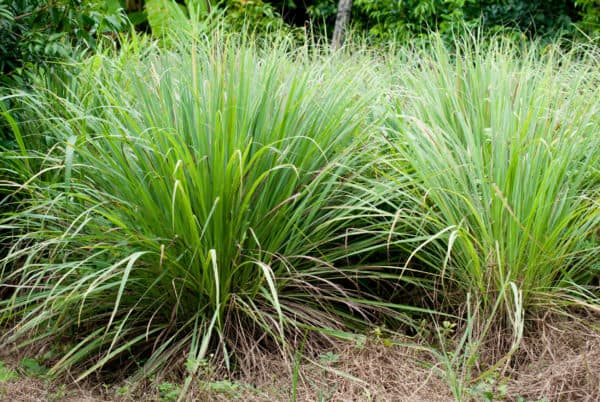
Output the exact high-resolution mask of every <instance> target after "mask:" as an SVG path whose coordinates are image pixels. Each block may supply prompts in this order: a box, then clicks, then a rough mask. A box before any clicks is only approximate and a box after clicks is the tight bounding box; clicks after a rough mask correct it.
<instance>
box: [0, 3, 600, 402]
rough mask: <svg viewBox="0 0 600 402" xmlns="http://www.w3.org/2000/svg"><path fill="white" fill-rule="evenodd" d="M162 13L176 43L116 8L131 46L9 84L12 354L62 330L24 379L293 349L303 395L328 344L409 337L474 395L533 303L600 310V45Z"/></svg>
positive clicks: (199, 368)
mask: <svg viewBox="0 0 600 402" xmlns="http://www.w3.org/2000/svg"><path fill="white" fill-rule="evenodd" d="M416 3H419V2H416ZM449 3H452V4H454V5H455V7H456V9H453V10H454V11H453V12H452V15H455V16H456V15H459V14H460V15H463V14H461V13H462V11H461V12H460V13H459V12H458V11H456V10H459V9H461V10H462V9H463V8H464V9H467V8H468V7H470V6H473V7H474V3H471V2H469V3H462V2H460V4H459V2H446V3H444V6H443V7H450V4H449ZM455 3H456V4H455ZM53 4H54V3H53ZM56 4H58V5H60V4H63V3H60V2H59V3H56ZM64 4H66V2H65V3H64ZM64 4H63V5H64ZM106 4H108V3H106ZM486 4H487V3H486ZM490 4H491V2H490ZM585 4H587V3H585ZM58 5H57V7H58ZM242 5H243V3H240V4H238V6H240V7H242ZM355 5H356V6H357V7H359V10H360V7H361V6H364V7H366V4H365V3H361V2H357V3H356V4H355ZM81 6H82V7H83V6H84V5H81ZM96 6H98V7H100V5H96ZM147 6H148V7H147V9H146V11H147V14H145V15H137V17H136V18H138V19H139V21H141V22H139V24H143V23H146V22H147V23H148V24H149V27H150V29H151V31H152V32H153V33H154V35H155V36H154V37H152V36H151V35H149V34H147V33H136V32H135V31H134V30H133V29H132V30H131V32H130V33H129V34H127V35H125V34H119V33H117V31H119V30H123V29H122V27H117V25H118V24H116V23H115V24H113V25H111V26H112V28H110V30H111V32H112V33H111V35H115V36H114V37H115V38H117V37H118V38H119V40H118V46H114V44H113V43H110V41H96V42H94V44H93V46H92V45H90V44H88V45H86V48H87V49H88V50H87V52H79V53H78V52H75V53H74V54H73V55H72V56H69V59H68V60H66V59H64V60H63V61H61V62H58V61H54V62H48V63H47V64H46V66H45V67H44V68H41V69H32V70H27V69H25V70H23V72H24V74H25V75H24V77H25V76H26V77H27V78H26V80H27V81H26V82H27V85H26V86H23V85H21V83H17V82H15V81H13V83H12V84H11V85H12V88H5V89H4V90H3V91H4V92H3V95H2V96H1V97H0V115H1V116H2V117H1V119H2V120H0V122H1V124H2V132H3V133H5V134H4V135H5V138H10V139H11V140H10V141H5V142H2V143H0V156H1V158H0V246H1V248H0V328H1V332H0V347H1V348H2V349H3V350H8V349H10V350H14V351H16V350H24V349H25V348H26V347H33V348H35V347H36V345H39V344H44V345H53V346H52V347H49V348H46V347H44V348H43V349H44V350H45V354H43V355H42V356H41V357H36V358H23V359H21V360H20V370H21V371H22V372H23V373H25V374H26V375H28V376H30V377H32V376H33V377H36V376H37V377H43V378H44V379H46V378H54V377H56V376H61V375H66V374H67V373H71V374H74V376H75V378H77V379H83V378H85V377H88V376H90V375H91V374H99V375H100V376H101V377H100V378H103V379H105V380H106V381H110V380H119V379H123V378H128V381H130V382H127V385H125V386H123V387H121V388H119V389H117V391H115V392H116V393H122V394H127V395H129V394H130V393H131V392H133V391H132V389H130V387H131V388H134V387H135V386H136V384H138V383H140V382H142V381H147V380H148V379H149V378H150V379H152V380H151V381H152V382H153V387H154V388H153V389H154V391H153V392H155V393H157V395H158V397H159V398H161V399H162V400H176V399H178V398H180V397H181V396H183V395H186V393H188V392H191V391H190V390H191V389H192V388H193V386H194V384H196V385H198V383H202V382H203V381H204V382H203V383H202V385H201V386H200V388H202V389H204V390H207V392H208V391H210V392H216V393H221V394H231V395H243V393H244V392H250V391H249V390H250V388H251V387H246V386H242V385H240V384H239V383H237V382H235V381H234V380H230V379H229V378H227V377H226V378H218V373H222V372H224V371H227V372H229V373H235V372H238V371H239V370H240V369H241V368H243V367H244V361H245V359H248V356H254V354H259V353H264V352H266V351H275V352H276V353H279V355H280V356H281V359H282V360H284V361H286V362H288V363H289V366H290V372H291V373H292V383H293V387H292V388H293V389H292V390H291V391H290V396H291V397H292V398H293V399H296V398H297V397H299V396H298V392H297V386H298V384H299V382H300V378H299V376H300V374H299V372H300V365H301V361H302V360H303V358H304V357H306V358H307V359H309V360H311V361H313V360H314V361H313V363H314V364H315V366H316V367H319V369H322V370H323V372H322V377H326V376H327V373H329V372H331V371H334V372H336V373H337V374H339V373H340V372H339V371H336V370H337V369H336V368H335V367H333V366H335V364H337V363H338V362H339V361H340V360H341V358H340V356H341V354H340V353H337V352H336V351H331V350H328V351H327V352H323V349H322V346H323V345H326V344H330V343H328V342H331V341H332V340H333V339H335V338H341V339H346V340H351V341H354V342H355V343H356V344H357V345H359V344H360V345H361V347H364V345H365V342H366V339H367V338H369V339H373V340H374V341H375V342H376V343H378V344H381V345H383V346H384V347H389V348H391V347H393V346H394V345H396V343H395V342H396V341H395V339H396V338H395V335H396V334H398V333H403V334H405V335H410V336H414V338H415V339H414V340H415V342H414V344H413V345H412V347H414V348H416V349H418V350H421V351H426V352H428V353H429V354H430V355H431V356H433V360H434V361H435V363H434V364H432V371H433V372H435V373H437V374H438V375H439V376H440V377H441V378H443V379H444V380H445V381H446V383H447V384H448V386H449V388H450V390H451V392H452V393H453V395H454V397H455V398H456V399H457V400H468V399H469V398H483V399H484V400H493V399H495V398H504V397H505V396H506V395H507V392H508V391H507V388H506V386H505V384H504V383H503V382H502V381H503V379H502V378H501V376H502V373H503V368H502V367H506V366H507V365H508V364H509V363H510V362H511V360H512V359H513V357H515V355H516V354H517V353H518V351H519V348H520V347H521V343H522V341H523V339H524V337H525V336H526V335H527V333H528V331H530V330H532V329H531V325H530V322H531V321H530V320H531V319H532V318H534V317H539V315H541V314H544V313H546V312H548V311H550V310H553V311H558V312H560V313H562V314H570V313H571V312H572V310H570V309H571V308H572V307H577V308H578V309H579V310H580V311H590V312H591V311H597V310H598V309H599V307H600V292H599V290H598V285H599V280H600V232H599V231H598V228H599V227H600V137H599V136H598V135H597V133H598V132H599V130H600V85H598V84H599V71H600V53H599V50H598V47H597V45H596V44H594V43H587V42H581V43H577V42H569V43H568V46H563V45H564V44H565V42H560V41H550V42H548V41H546V40H544V42H541V41H540V42H538V41H531V42H526V41H524V40H523V38H521V37H518V38H516V39H515V37H514V36H511V35H509V36H485V35H483V34H482V36H481V37H479V36H477V35H475V34H472V32H473V31H469V32H467V33H466V34H465V35H464V36H460V35H459V34H458V33H456V31H454V29H449V30H444V29H442V28H443V27H442V25H443V24H441V23H440V24H438V25H436V27H437V28H439V29H438V30H439V31H442V32H441V33H438V34H434V33H430V32H427V40H426V41H422V42H419V45H412V46H408V45H407V46H403V45H400V44H399V43H398V42H393V43H391V44H390V46H388V47H387V50H381V49H380V48H378V49H377V50H374V49H373V48H369V47H367V46H366V45H357V44H353V43H350V44H348V45H347V46H346V47H345V48H343V49H342V50H341V51H335V52H332V51H331V50H330V49H329V47H328V46H326V45H324V46H322V45H320V44H319V41H318V40H314V41H313V40H311V41H307V42H308V44H305V45H298V38H299V36H298V35H297V32H296V31H290V30H288V29H283V30H281V31H272V30H271V27H272V26H276V25H269V24H268V23H265V25H262V26H259V27H257V29H255V30H252V29H251V28H252V27H251V24H248V20H244V18H248V14H245V13H242V12H241V11H240V13H239V14H235V13H234V11H233V10H234V7H230V8H229V11H228V13H229V16H227V15H226V14H227V13H226V12H223V13H221V11H219V10H218V9H216V8H214V7H212V8H211V7H210V4H209V3H204V2H193V1H190V2H187V3H186V4H185V5H181V6H180V5H176V4H175V3H171V2H169V1H167V0H161V1H158V0H157V1H154V2H149V4H147ZM255 6H256V7H262V8H260V10H262V11H260V10H258V9H256V10H255V11H256V12H257V13H258V14H260V15H261V16H260V17H256V18H258V19H261V20H262V18H263V17H264V15H267V16H269V18H271V17H273V18H276V16H275V14H272V13H271V14H269V12H266V11H265V10H268V9H269V7H268V6H267V5H266V3H256V4H255ZM288 6H289V4H288ZM438 6H439V7H442V5H439V4H438ZM1 7H4V8H5V9H7V8H6V7H5V6H1ZM85 7H92V5H91V3H89V4H88V3H86V4H85ZM152 7H156V8H155V9H153V8H152ZM415 7H416V6H415ZM507 7H508V6H507ZM549 7H550V6H549ZM581 7H582V9H583V10H588V9H587V8H585V6H584V3H581ZM59 9H61V10H63V11H64V10H66V8H60V7H59ZM417 9H418V8H417ZM0 10H2V9H1V8H0ZM30 10H33V11H30V12H32V13H42V14H43V13H45V12H50V11H49V10H50V9H48V10H44V9H43V7H42V8H39V7H38V8H33V9H30ZM94 10H95V9H94ZM115 10H116V11H115V12H117V13H118V14H119V15H121V16H123V15H124V14H123V11H122V10H121V9H119V8H118V7H116V8H115ZM257 10H258V11H257ZM238 11H239V10H238ZM263 11H265V13H266V14H264V13H263ZM271 11H272V10H271ZM588 11H589V10H588ZM137 12H139V10H138V11H137ZM432 12H433V11H432ZM11 13H13V14H14V12H13V11H11ZM133 13H134V10H129V15H130V17H133ZM232 13H233V14H232ZM589 13H590V15H591V14H592V12H591V11H590V12H589ZM13 14H11V15H13ZM14 15H16V14H14ZM232 15H233V17H232ZM242 15H244V17H242ZM386 15H387V14H386ZM464 15H466V14H464ZM71 17H73V16H71ZM71 17H69V18H71ZM23 18H25V17H23ZM73 18H74V17H73ZM102 18H106V15H105V16H104V17H102ZM145 18H147V19H145ZM428 18H429V17H428ZM431 18H433V17H431ZM461 18H462V17H461ZM465 18H466V17H465ZM21 19H22V18H16V17H15V18H13V21H14V22H15V23H21V22H20V21H21ZM71 19H72V18H71ZM584 20H585V18H584ZM103 21H104V20H103ZM232 21H237V22H235V23H234V22H232ZM240 21H243V22H240ZM262 21H263V22H264V21H266V20H262ZM465 21H466V20H464V19H463V21H462V22H461V24H462V25H461V26H462V27H463V28H464V26H465V25H464V23H465ZM473 21H474V20H473ZM586 21H587V20H586ZM467 22H468V21H467ZM588 22H589V21H588ZM237 23H239V25H236V24H237ZM424 23H425V22H424V21H420V22H415V24H416V25H415V26H419V29H422V27H423V24H424ZM70 24H75V25H76V24H79V22H77V23H76V22H73V21H71V22H70ZM436 24H437V22H436ZM467 25H469V24H467ZM70 26H71V27H73V26H74V25H70ZM357 26H358V25H357ZM456 26H458V25H456ZM138 27H139V25H138ZM540 27H541V25H540ZM88 28H89V27H88ZM88 28H86V29H87V31H86V32H87V34H85V35H88V36H85V35H84V34H81V32H80V31H77V29H79V28H77V29H75V28H74V29H75V31H77V32H79V33H80V34H81V35H84V36H85V37H86V38H87V39H82V40H84V41H88V42H89V40H91V39H90V38H93V37H94V36H93V35H97V34H98V33H99V32H100V31H98V29H100V28H94V29H88ZM521 28H523V29H524V30H526V27H521ZM19 29H21V28H19ZM127 29H129V28H126V29H125V30H127ZM234 29H239V30H241V31H243V32H245V33H234V32H232V30H234ZM411 29H412V28H411ZM415 29H416V28H415ZM540 29H541V28H540ZM548 29H549V30H554V29H555V28H548ZM557 29H558V28H557ZM249 31H252V32H249ZM392 31H393V30H387V28H386V31H385V32H387V33H389V34H390V36H386V37H389V38H391V37H396V38H397V37H398V36H397V35H396V33H397V32H396V33H393V32H392ZM492 31H493V30H492ZM12 32H17V31H16V28H13V31H12ZM450 33H453V34H452V35H449V34H450ZM413 34H421V32H417V31H414V32H412V31H411V32H410V35H413ZM65 35H70V34H68V33H65ZM89 35H92V36H89ZM395 35H396V36H395ZM403 35H404V34H403ZM406 35H409V34H408V33H406ZM478 35H479V33H478ZM61 38H62V37H61ZM65 38H67V36H65V37H64V38H62V39H60V40H59V42H60V43H61V44H64V45H65V46H66V45H67V44H68V46H77V40H74V41H70V40H67V39H65ZM364 43H369V42H368V41H366V42H364ZM548 43H550V44H548ZM32 49H33V48H32ZM24 55H25V53H23V54H22V55H21V56H18V57H15V58H14V60H16V61H15V63H16V64H6V66H7V67H6V69H7V71H9V70H10V71H9V72H8V73H7V74H8V75H12V74H17V70H18V69H20V68H21V67H18V63H20V62H23V63H25V64H23V65H25V66H26V65H27V63H28V62H27V61H26V57H25V56H24ZM30 56H31V57H32V58H35V57H37V56H35V54H34V53H30ZM27 57H29V56H27ZM65 57H66V56H65ZM6 60H9V59H6ZM14 60H13V61H14ZM7 63H8V62H7ZM11 63H12V62H11ZM42 64H43V63H42ZM3 68H4V67H3ZM19 74H21V73H20V72H19ZM11 79H12V78H11ZM6 82H9V81H6ZM17 88H20V89H17ZM593 325H595V324H594V323H592V326H593ZM596 326H597V325H596ZM365 334H368V335H365ZM492 338H493V339H495V341H494V342H495V346H493V348H494V353H492V355H493V356H494V358H493V359H488V360H485V361H483V360H481V357H482V356H483V355H484V354H485V353H486V348H488V349H489V348H490V346H489V344H490V342H489V340H490V339H492ZM498 339H501V340H498ZM424 341H428V342H430V345H423V344H422V342H424ZM251 358H252V357H251ZM292 366H293V367H292ZM115 372H116V378H111V377H110V375H109V373H115ZM11 373H12V371H11V370H8V369H5V368H4V366H3V365H0V380H1V379H2V378H6V379H8V380H4V381H9V380H12V379H13V377H11V375H12V374H11ZM102 376H103V377H102ZM215 376H217V377H215ZM348 378H351V379H355V377H353V376H351V375H348ZM312 386H313V388H314V389H315V390H318V393H319V395H320V398H323V399H327V398H328V397H329V396H331V397H333V396H332V395H333V394H334V393H335V392H336V390H337V387H336V386H335V385H333V386H331V385H330V384H322V383H314V384H312ZM66 392H67V391H66V389H61V390H59V392H58V393H57V394H56V395H55V398H60V397H61V395H66ZM257 392H258V391H257ZM365 392H367V390H366V389H365ZM232 397H233V396H232Z"/></svg>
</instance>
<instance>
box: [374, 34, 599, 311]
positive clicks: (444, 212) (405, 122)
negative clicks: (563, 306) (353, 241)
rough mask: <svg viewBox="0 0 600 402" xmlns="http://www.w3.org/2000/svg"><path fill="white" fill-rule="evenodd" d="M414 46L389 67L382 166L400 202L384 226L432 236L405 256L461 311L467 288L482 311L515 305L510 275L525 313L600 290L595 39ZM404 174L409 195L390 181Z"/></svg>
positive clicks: (387, 195)
mask: <svg viewBox="0 0 600 402" xmlns="http://www.w3.org/2000/svg"><path fill="white" fill-rule="evenodd" d="M410 54H411V57H404V59H405V60H408V63H405V64H402V65H399V66H397V67H396V70H397V72H396V74H394V80H395V81H394V83H393V84H394V85H395V88H396V95H395V101H394V102H395V106H394V108H395V110H396V117H392V118H390V119H389V120H388V122H387V123H386V127H385V133H384V136H385V140H384V145H382V149H383V154H384V155H383V156H382V160H385V162H381V163H380V165H381V166H384V167H382V168H381V170H382V171H384V172H385V175H383V176H384V177H385V179H384V180H383V182H386V183H387V184H388V189H387V190H385V191H382V193H381V194H382V198H383V199H385V202H386V203H387V204H388V205H389V204H392V205H395V206H396V209H395V210H392V212H390V211H388V212H386V214H382V216H388V217H389V218H387V222H388V224H387V225H388V227H392V229H391V230H392V232H394V224H395V222H399V221H402V220H407V219H408V220H411V221H414V222H418V224H415V225H414V226H413V227H414V228H415V230H416V234H421V235H422V236H424V237H425V239H426V240H424V241H422V242H421V244H420V245H418V246H417V247H416V248H414V249H413V251H412V252H411V254H410V255H409V258H407V261H406V265H405V267H411V266H415V265H417V266H422V267H426V269H428V270H429V271H431V272H435V273H438V274H439V275H440V279H439V283H438V287H437V289H439V290H441V291H439V292H438V293H437V296H439V297H438V301H439V300H441V301H443V303H445V305H446V306H450V307H451V308H461V305H463V303H464V302H465V300H466V298H465V296H466V295H467V294H471V296H472V300H475V303H476V304H477V305H479V306H480V309H479V310H478V311H479V312H480V313H483V314H482V317H483V318H484V319H485V320H488V319H489V316H490V314H495V313H499V314H498V315H497V317H498V319H497V320H495V321H496V322H505V323H508V321H509V320H510V314H509V312H510V311H514V307H515V306H513V305H512V304H513V298H514V297H513V295H512V293H513V292H512V291H511V290H510V289H511V287H512V285H510V286H509V284H510V283H514V284H515V285H516V286H517V288H518V289H519V292H521V293H522V306H523V308H524V309H525V311H526V312H528V313H531V312H533V311H534V310H535V309H536V307H537V306H540V305H541V304H544V303H552V304H553V305H556V302H557V301H558V300H565V299H573V298H575V299H579V300H581V299H584V300H585V299H587V298H590V297H591V298H594V295H593V292H592V293H589V286H590V285H592V284H593V281H594V278H597V277H598V259H599V255H600V244H599V243H598V237H597V230H598V227H599V224H600V209H599V198H598V196H599V188H600V187H599V185H600V182H599V181H598V166H600V136H599V135H598V133H599V130H600V87H599V86H598V71H599V60H600V59H599V58H598V53H597V50H593V49H591V50H590V49H585V48H583V47H581V48H576V49H573V50H572V51H570V52H564V51H561V50H560V49H559V48H558V47H556V48H553V47H546V48H544V49H540V48H539V47H537V46H536V45H535V44H532V45H530V46H528V47H526V48H522V47H521V48H518V47H517V46H514V45H511V44H509V43H506V42H503V41H497V42H494V41H491V42H490V43H489V44H487V45H484V44H481V43H474V42H473V41H470V40H467V41H464V42H458V43H457V44H456V49H455V50H453V51H452V52H451V51H448V50H447V49H446V48H445V47H444V46H443V45H442V44H441V43H433V44H432V46H431V47H430V48H428V50H426V51H419V50H414V51H411V52H410ZM406 177H408V178H409V180H412V181H413V183H414V187H413V189H412V190H411V191H410V194H412V200H413V201H412V206H410V205H406V201H407V200H408V199H409V198H407V196H406V193H403V192H398V191H396V192H394V191H395V188H396V187H397V183H399V182H401V181H405V180H406ZM384 187H385V186H384ZM388 209H389V208H388ZM396 211H397V212H396ZM390 221H391V222H390ZM594 232H596V233H595V234H594ZM389 238H390V241H391V239H393V236H392V235H390V236H389ZM558 295H563V296H565V297H563V298H559V297H557V296H558ZM437 296H436V297H437ZM596 297H597V293H596Z"/></svg>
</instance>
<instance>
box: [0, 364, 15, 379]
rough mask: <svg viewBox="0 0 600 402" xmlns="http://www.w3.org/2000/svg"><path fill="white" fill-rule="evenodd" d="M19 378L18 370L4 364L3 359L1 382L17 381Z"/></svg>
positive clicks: (0, 374) (0, 370) (0, 367)
mask: <svg viewBox="0 0 600 402" xmlns="http://www.w3.org/2000/svg"><path fill="white" fill-rule="evenodd" d="M18 379H19V375H18V374H17V372H16V371H15V370H13V369H11V368H9V367H6V366H5V365H4V362H3V361H0V383H3V382H10V381H16V380H18Z"/></svg>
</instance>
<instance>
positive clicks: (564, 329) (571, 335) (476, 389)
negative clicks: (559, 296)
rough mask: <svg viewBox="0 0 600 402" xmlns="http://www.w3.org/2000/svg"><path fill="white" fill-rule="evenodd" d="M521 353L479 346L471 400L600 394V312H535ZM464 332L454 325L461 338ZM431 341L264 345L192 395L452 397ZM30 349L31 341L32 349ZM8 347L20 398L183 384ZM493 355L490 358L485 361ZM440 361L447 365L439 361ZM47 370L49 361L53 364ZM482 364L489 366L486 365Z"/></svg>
mask: <svg viewBox="0 0 600 402" xmlns="http://www.w3.org/2000/svg"><path fill="white" fill-rule="evenodd" d="M532 325H534V327H535V328H532V330H531V332H530V334H529V335H528V336H527V337H525V338H524V339H523V342H522V344H521V347H520V348H519V350H518V352H517V353H516V354H515V356H514V358H513V359H512V360H511V361H510V362H508V363H507V364H505V365H504V366H502V367H499V368H498V369H497V370H495V371H493V372H489V373H486V367H488V366H489V363H490V362H491V361H492V360H490V359H492V356H493V355H494V354H495V352H496V347H495V345H494V344H493V343H494V342H493V340H491V341H490V344H489V345H488V346H487V348H488V349H482V350H481V351H480V355H479V356H478V359H477V360H478V362H477V365H478V367H477V368H476V369H475V370H473V371H472V372H471V375H470V376H469V377H468V378H467V377H464V376H462V377H461V375H462V374H464V373H465V370H464V367H456V371H455V372H454V373H452V374H453V375H454V376H455V377H456V378H460V381H459V382H460V384H459V386H460V387H462V388H463V391H464V394H463V395H464V397H463V399H462V400H473V401H494V400H496V401H501V400H504V401H554V400H577V401H595V400H597V396H598V395H600V332H599V328H600V327H599V325H600V316H598V315H595V316H594V315H586V316H580V317H575V316H570V317H568V318H565V316H562V315H561V316H559V315H550V314H548V315H546V316H544V317H540V318H539V319H538V320H533V321H532ZM460 335H461V334H460V332H458V333H456V334H450V331H449V332H448V333H447V334H446V337H445V338H444V342H446V343H447V344H448V345H450V344H455V343H457V342H458V340H459V339H460ZM427 345H428V344H427V342H424V341H421V342H417V341H416V340H415V338H412V339H408V338H405V337H399V336H384V335H382V334H381V332H380V331H379V330H374V331H371V332H370V333H369V334H367V335H366V336H364V337H357V338H356V339H354V340H353V341H340V342H338V343H337V344H335V345H334V346H333V347H332V348H330V349H324V350H322V351H321V352H320V353H319V354H317V355H315V356H306V355H303V356H302V357H301V358H299V356H296V359H295V360H294V361H285V360H283V359H282V358H281V355H278V354H269V353H262V354H260V355H254V356H252V359H250V358H249V359H247V360H246V361H245V364H246V366H245V367H244V370H242V371H240V372H238V373H237V374H236V375H235V376H232V377H227V376H217V375H216V374H215V373H211V370H210V369H209V368H208V367H206V368H205V371H204V373H203V374H201V375H202V376H203V377H202V378H201V379H200V378H198V379H197V380H196V381H195V382H194V384H193V385H192V387H191V389H190V392H189V393H188V395H187V397H186V400H194V401H274V400H276V401H289V400H298V401H317V400H318V401H349V400H354V401H386V400H394V401H414V400H419V401H432V402H433V401H451V400H456V399H455V397H454V394H453V391H452V386H453V385H456V384H449V383H448V381H447V380H448V378H449V377H450V376H449V375H448V374H451V373H448V372H445V371H444V370H443V367H444V365H443V363H442V362H440V361H439V360H438V359H437V358H436V355H437V353H439V350H440V348H439V345H438V347H437V349H436V351H435V352H434V353H431V352H432V351H434V349H433V348H432V347H430V346H427ZM30 352H31V351H30ZM24 356H26V353H24V354H22V355H20V356H18V357H16V356H7V355H0V359H1V360H2V361H3V363H2V364H0V396H1V397H2V398H4V399H6V398H9V399H10V400H11V401H23V402H34V401H73V402H74V401H80V402H99V401H115V402H116V401H161V402H163V401H164V402H166V401H175V400H177V398H178V396H179V392H180V390H181V388H182V387H183V384H181V383H178V382H176V381H168V380H166V379H160V380H157V379H154V381H151V380H150V379H146V380H145V381H143V382H141V383H137V384H133V383H130V382H128V381H127V380H125V379H121V380H119V381H118V382H116V383H114V384H112V385H107V384H102V383H99V382H97V381H94V379H91V378H90V379H87V380H85V381H84V382H81V383H74V382H71V381H69V380H67V379H64V380H63V381H50V380H47V379H44V374H43V373H44V365H43V363H40V361H38V360H36V359H32V358H27V357H24ZM485 361H487V362H488V365H485V364H484V362H485ZM440 369H441V370H440ZM46 370H47V369H46ZM482 374H483V375H482Z"/></svg>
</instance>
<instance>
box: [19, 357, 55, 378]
mask: <svg viewBox="0 0 600 402" xmlns="http://www.w3.org/2000/svg"><path fill="white" fill-rule="evenodd" d="M20 366H21V368H22V369H23V371H24V372H25V374H27V375H28V376H32V377H38V378H43V377H45V376H46V374H48V370H49V369H48V367H46V366H44V365H42V364H40V362H39V361H38V360H36V359H33V358H31V357H26V358H24V359H23V360H21V363H20Z"/></svg>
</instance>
